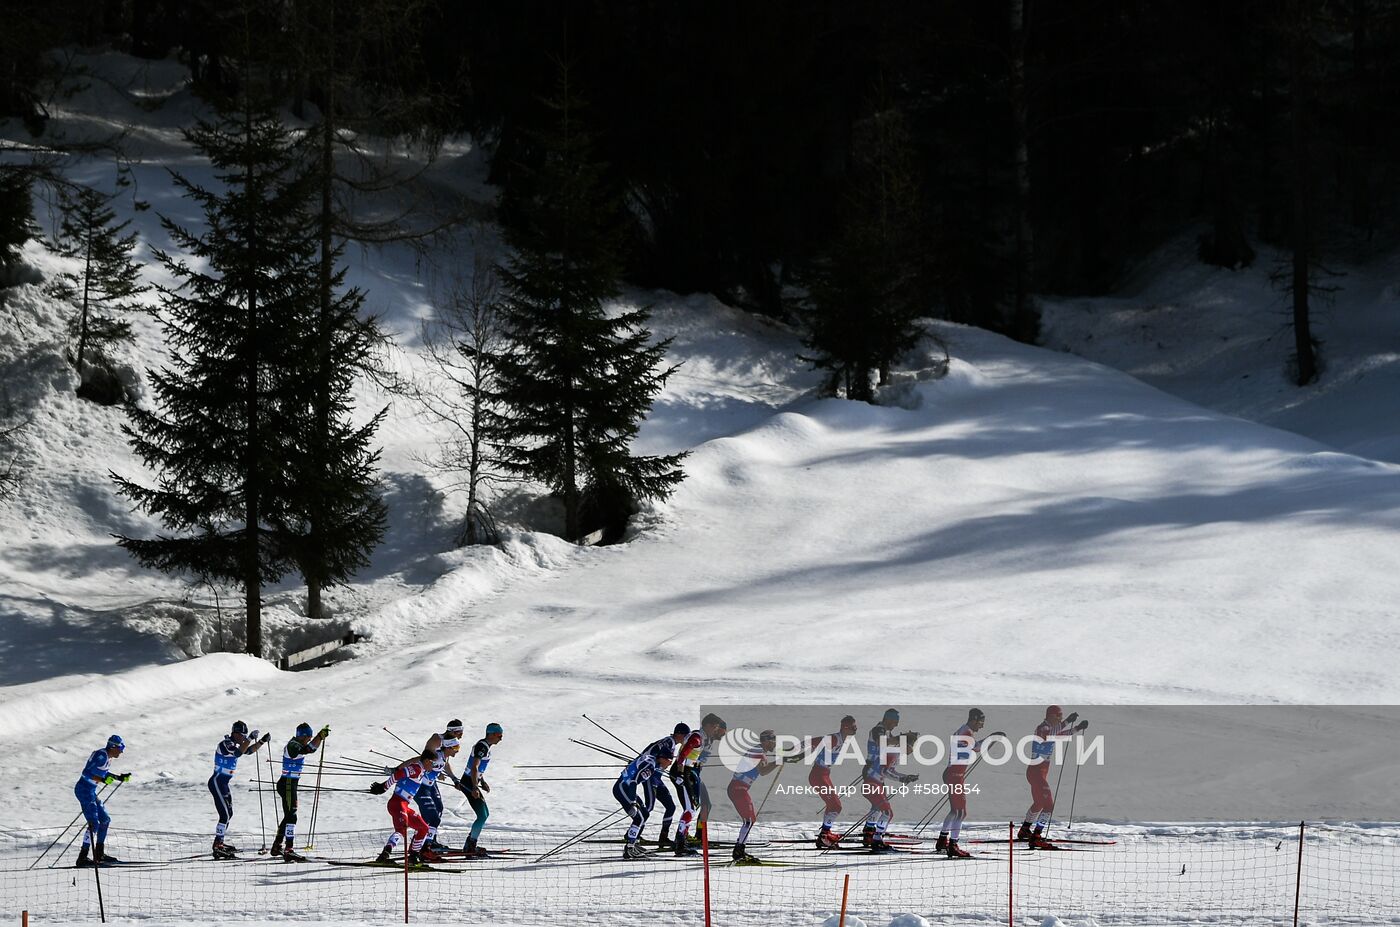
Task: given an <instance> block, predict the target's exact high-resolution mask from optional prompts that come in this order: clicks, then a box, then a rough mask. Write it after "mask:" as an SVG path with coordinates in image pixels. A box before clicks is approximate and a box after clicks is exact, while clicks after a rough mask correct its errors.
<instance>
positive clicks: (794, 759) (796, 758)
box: [783, 753, 802, 763]
mask: <svg viewBox="0 0 1400 927" xmlns="http://www.w3.org/2000/svg"><path fill="white" fill-rule="evenodd" d="M783 762H784V763H801V762H802V754H800V753H794V754H793V755H792V756H785V757H783Z"/></svg>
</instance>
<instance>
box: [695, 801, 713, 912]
mask: <svg viewBox="0 0 1400 927" xmlns="http://www.w3.org/2000/svg"><path fill="white" fill-rule="evenodd" d="M707 824H708V822H705V821H702V822H701V823H700V824H699V825H697V826H698V827H699V828H700V852H701V853H702V854H704V857H705V927H710V828H709V827H708V826H706V825H707Z"/></svg>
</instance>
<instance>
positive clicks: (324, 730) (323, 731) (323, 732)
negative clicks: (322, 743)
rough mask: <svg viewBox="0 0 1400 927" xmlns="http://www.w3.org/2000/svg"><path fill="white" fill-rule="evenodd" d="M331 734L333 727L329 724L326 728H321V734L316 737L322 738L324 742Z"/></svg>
mask: <svg viewBox="0 0 1400 927" xmlns="http://www.w3.org/2000/svg"><path fill="white" fill-rule="evenodd" d="M330 732H331V726H330V725H329V724H327V725H326V726H325V727H323V728H321V733H319V734H317V735H316V736H317V737H319V738H321V739H322V740H325V739H326V736H327V735H328V734H330Z"/></svg>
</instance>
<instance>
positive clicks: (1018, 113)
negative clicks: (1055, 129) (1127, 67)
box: [1011, 0, 1040, 344]
mask: <svg viewBox="0 0 1400 927" xmlns="http://www.w3.org/2000/svg"><path fill="white" fill-rule="evenodd" d="M1027 2H1029V0H1011V113H1012V123H1013V125H1014V128H1015V162H1016V163H1015V168H1016V258H1015V260H1016V268H1015V302H1014V304H1013V306H1012V311H1011V336H1012V337H1013V338H1015V339H1016V340H1017V341H1023V342H1026V343H1028V344H1029V343H1032V342H1034V341H1035V339H1036V336H1037V335H1038V334H1039V328H1040V322H1039V320H1038V319H1037V318H1036V311H1035V304H1034V301H1033V300H1032V299H1031V285H1032V272H1033V264H1032V262H1033V261H1034V248H1035V239H1034V233H1033V230H1032V228H1031V164H1030V139H1029V134H1030V130H1029V128H1028V120H1027V102H1026V4H1027Z"/></svg>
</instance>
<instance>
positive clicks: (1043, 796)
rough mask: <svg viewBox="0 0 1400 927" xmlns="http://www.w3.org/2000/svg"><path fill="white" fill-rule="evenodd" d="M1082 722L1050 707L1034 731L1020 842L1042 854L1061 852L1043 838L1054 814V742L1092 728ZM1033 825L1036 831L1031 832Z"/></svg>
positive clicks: (1087, 723) (1062, 710) (1059, 709)
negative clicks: (1027, 801)
mask: <svg viewBox="0 0 1400 927" xmlns="http://www.w3.org/2000/svg"><path fill="white" fill-rule="evenodd" d="M1078 719H1079V712H1077V711H1076V712H1071V713H1070V715H1069V717H1067V718H1066V717H1064V709H1062V708H1060V706H1059V705H1051V706H1050V707H1049V708H1047V709H1045V720H1044V721H1042V722H1040V725H1039V726H1038V727H1036V729H1035V736H1036V739H1035V741H1033V742H1032V743H1031V763H1030V765H1028V766H1027V767H1026V781H1027V782H1028V783H1030V787H1031V806H1030V808H1029V809H1027V811H1026V819H1025V820H1024V821H1022V822H1021V830H1020V832H1019V833H1017V834H1016V839H1017V840H1025V841H1028V842H1029V843H1030V845H1031V846H1032V847H1034V848H1035V849H1039V850H1056V849H1059V848H1058V847H1057V846H1055V845H1054V844H1053V843H1051V842H1050V841H1048V840H1046V839H1045V838H1044V836H1042V834H1043V833H1044V831H1045V825H1046V824H1049V823H1050V815H1051V813H1052V812H1053V811H1054V810H1055V793H1054V792H1053V791H1052V790H1051V788H1050V764H1051V762H1052V761H1053V760H1054V758H1055V741H1054V740H1052V739H1051V738H1054V737H1064V736H1065V735H1067V734H1077V733H1079V732H1080V731H1082V730H1084V729H1085V728H1087V727H1088V726H1089V722H1088V721H1079V723H1078V724H1075V723H1074V722H1075V721H1078ZM1032 825H1034V828H1035V829H1034V830H1032V829H1031V827H1032Z"/></svg>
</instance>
